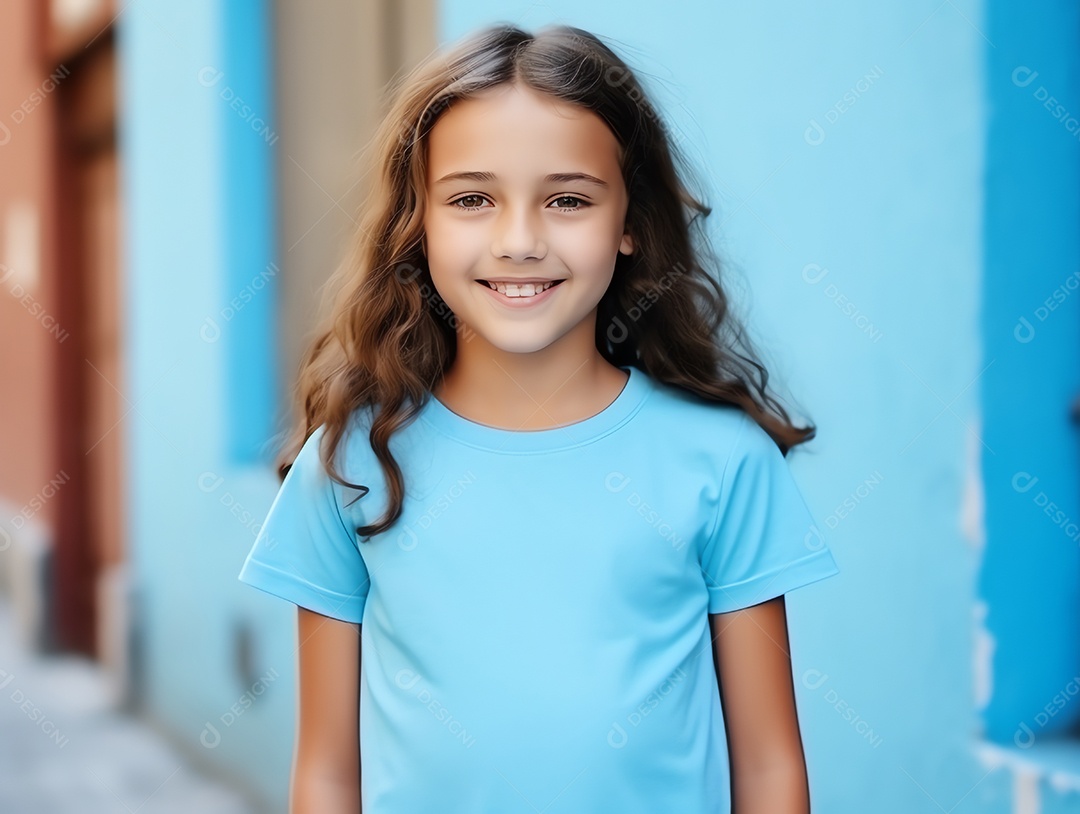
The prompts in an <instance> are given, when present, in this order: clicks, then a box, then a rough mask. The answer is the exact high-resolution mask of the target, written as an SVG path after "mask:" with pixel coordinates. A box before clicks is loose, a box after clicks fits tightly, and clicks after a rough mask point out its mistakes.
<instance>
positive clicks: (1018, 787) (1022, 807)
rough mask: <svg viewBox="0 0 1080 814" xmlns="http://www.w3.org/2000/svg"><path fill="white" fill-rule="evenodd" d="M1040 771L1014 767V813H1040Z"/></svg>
mask: <svg viewBox="0 0 1080 814" xmlns="http://www.w3.org/2000/svg"><path fill="white" fill-rule="evenodd" d="M1041 810H1042V802H1041V800H1040V799H1039V773H1038V772H1036V771H1032V770H1030V769H1025V768H1021V767H1016V768H1014V769H1013V814H1039V812H1040V811H1041Z"/></svg>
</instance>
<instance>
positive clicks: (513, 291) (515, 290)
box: [488, 282, 555, 297]
mask: <svg viewBox="0 0 1080 814" xmlns="http://www.w3.org/2000/svg"><path fill="white" fill-rule="evenodd" d="M488 285H489V286H491V287H492V288H494V289H495V290H496V291H498V292H499V293H500V294H504V295H506V296H507V297H533V296H536V295H537V294H539V293H541V292H543V291H547V290H548V289H549V288H551V287H552V286H553V285H555V283H554V282H551V283H535V284H534V283H522V284H521V285H513V284H510V285H508V284H506V283H490V282H489V283H488Z"/></svg>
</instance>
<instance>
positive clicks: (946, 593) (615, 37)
mask: <svg viewBox="0 0 1080 814" xmlns="http://www.w3.org/2000/svg"><path fill="white" fill-rule="evenodd" d="M681 11H682V13H680V14H672V13H671V12H670V9H669V8H668V7H667V6H665V5H663V4H637V5H636V6H635V8H634V13H633V14H628V13H627V9H626V4H625V3H616V2H606V1H605V2H596V3H590V4H588V5H587V6H583V5H581V4H577V3H569V2H559V1H558V0H553V1H552V2H549V3H546V4H542V5H541V4H532V3H526V2H509V3H507V2H499V3H495V2H479V3H477V2H469V3H465V2H457V0H450V1H449V2H446V3H444V4H443V17H442V30H441V34H440V38H441V39H442V40H444V41H445V40H453V39H456V38H457V37H459V36H461V35H463V34H465V33H466V32H468V31H469V30H471V29H472V28H474V27H476V26H479V25H482V24H486V23H489V22H493V21H508V22H517V23H519V24H522V25H523V26H525V27H526V28H531V27H534V26H539V25H542V24H545V23H548V22H558V21H561V22H566V23H569V24H572V25H577V26H581V27H583V28H586V29H588V30H591V31H593V32H594V33H599V34H601V35H603V36H605V37H607V38H608V39H609V42H610V43H611V44H613V45H614V46H615V47H616V48H619V47H620V46H621V49H620V50H621V53H622V54H623V55H624V56H626V57H627V58H628V61H629V62H630V64H631V66H632V67H635V68H637V69H639V70H640V71H642V72H643V73H644V74H645V75H646V82H647V83H648V86H649V88H650V90H652V91H653V93H654V94H655V95H656V98H657V100H658V101H659V103H660V105H661V108H662V110H663V111H664V112H665V114H666V115H667V116H668V120H669V122H670V124H671V127H672V129H673V130H674V132H675V134H676V137H677V139H678V140H679V141H680V143H681V144H682V146H683V147H684V149H685V150H686V151H687V153H688V155H689V156H690V158H691V160H692V161H694V162H695V163H696V164H697V165H698V167H699V169H701V170H702V182H703V184H704V185H705V188H706V190H707V192H706V197H707V199H708V202H709V203H711V204H713V205H714V207H715V209H714V212H713V215H712V216H711V218H710V220H712V221H713V229H712V234H713V235H714V238H715V239H716V240H717V245H718V247H719V248H720V250H721V251H722V252H723V253H724V256H725V257H726V258H727V260H728V275H729V276H728V284H729V285H730V286H731V288H732V290H733V291H735V292H736V296H738V298H739V300H740V302H742V304H743V306H744V309H745V312H746V313H748V315H749V319H750V321H751V325H752V326H753V328H754V329H755V332H754V335H755V336H756V337H758V338H759V341H760V345H761V347H762V349H763V350H764V351H765V356H766V359H767V360H768V364H767V366H768V368H769V370H770V373H772V374H774V376H775V379H774V380H771V381H776V383H777V384H778V385H779V386H781V387H785V388H786V391H785V392H786V393H788V394H790V395H791V396H792V397H793V402H792V403H794V404H795V405H796V406H797V407H798V408H800V409H801V411H802V413H803V414H804V415H806V416H808V417H809V418H810V419H811V420H812V421H814V423H816V424H817V426H818V428H819V430H818V438H817V439H816V440H815V441H814V442H812V443H811V444H810V447H809V450H807V451H806V452H797V453H795V454H793V456H792V467H793V469H794V471H795V474H796V477H797V478H798V479H799V481H800V483H801V484H802V485H803V487H804V489H805V492H806V495H807V499H808V501H809V503H810V505H811V507H812V508H813V509H814V510H815V512H816V513H817V515H818V516H819V518H820V519H821V520H822V521H823V522H826V523H828V525H829V527H830V528H831V529H832V534H831V536H830V539H831V540H832V541H833V544H834V548H835V551H836V555H837V560H838V562H839V564H840V567H841V569H842V571H843V573H842V574H841V575H840V576H839V577H837V578H836V580H834V581H833V580H830V581H828V582H826V583H822V584H820V585H816V586H810V587H808V588H805V589H802V590H800V591H798V592H796V593H793V594H792V595H791V596H790V597H789V598H788V604H789V608H790V616H791V631H792V639H793V645H792V647H793V659H794V667H795V675H796V678H797V679H798V701H799V708H800V717H801V721H802V726H803V737H804V743H805V746H806V750H807V753H808V763H809V766H810V771H811V786H812V790H813V796H814V803H815V810H818V809H820V810H822V811H836V812H840V811H851V812H854V811H864V810H867V808H873V810H875V811H883V812H884V811H888V812H893V811H895V812H904V814H908V812H914V811H937V810H939V807H940V809H943V810H955V811H963V810H967V811H976V810H977V811H1001V812H1004V811H1011V810H1016V811H1023V812H1036V811H1058V810H1062V811H1063V810H1066V809H1070V810H1075V806H1076V805H1077V803H1078V800H1077V798H1076V796H1075V794H1073V793H1072V792H1070V791H1068V790H1067V787H1068V785H1069V784H1070V783H1072V782H1073V781H1072V780H1071V779H1069V778H1070V775H1058V777H1057V778H1056V779H1055V781H1054V782H1053V783H1052V782H1050V780H1049V779H1048V774H1049V772H1050V771H1052V770H1053V767H1058V768H1062V767H1064V768H1066V769H1067V770H1070V771H1072V772H1073V773H1074V774H1073V775H1072V776H1075V769H1076V763H1077V761H1075V760H1074V759H1075V757H1076V756H1077V754H1080V753H1078V751H1077V750H1076V747H1075V745H1074V743H1075V742H1066V743H1065V744H1064V745H1063V746H1062V747H1061V748H1060V749H1058V750H1056V751H1052V750H1051V748H1050V747H1047V748H1046V749H1045V750H1042V751H1040V750H1030V749H1029V750H1017V749H1015V748H1013V749H1003V750H997V749H995V748H993V747H989V746H986V744H985V743H984V742H983V741H982V740H981V733H982V732H983V730H984V729H986V730H987V731H988V732H987V733H988V734H994V735H996V736H997V737H998V738H999V739H1000V740H1002V741H1004V742H1005V743H1006V744H1008V743H1009V742H1010V741H1011V740H1012V736H1013V733H1014V731H1015V730H1016V727H1017V722H1018V721H1019V720H1020V716H1022V715H1034V714H1037V711H1038V709H1039V708H1041V707H1042V706H1043V705H1045V704H1050V703H1051V701H1052V697H1053V696H1054V693H1055V692H1057V693H1059V694H1063V693H1066V692H1067V689H1066V687H1067V686H1068V685H1067V682H1069V680H1070V677H1072V676H1075V675H1076V667H1075V661H1076V658H1077V655H1076V654H1077V652H1078V651H1077V648H1076V646H1075V638H1076V636H1075V632H1074V629H1075V622H1074V620H1075V618H1076V616H1077V614H1076V605H1077V602H1076V596H1075V594H1076V585H1077V579H1076V572H1077V569H1076V563H1075V559H1076V546H1075V544H1074V543H1075V540H1073V541H1069V540H1066V539H1065V536H1064V535H1063V531H1062V529H1061V528H1060V527H1055V525H1054V522H1053V521H1052V519H1051V520H1048V519H1047V518H1046V517H1045V516H1043V517H1041V518H1040V517H1039V511H1040V509H1039V507H1037V506H1035V505H1033V496H1034V494H1035V493H1037V492H1038V489H1034V490H1033V491H1032V492H1031V493H1028V494H1022V495H1020V494H1018V492H1017V491H1016V490H1015V489H1013V487H1012V486H1011V485H1010V483H1009V479H1010V478H1011V477H1012V475H1013V473H1014V472H1016V471H1017V470H1021V469H1023V470H1026V471H1029V472H1033V473H1036V474H1037V475H1038V476H1039V477H1041V478H1042V479H1043V480H1042V483H1041V484H1040V487H1041V486H1045V487H1046V490H1047V492H1048V493H1050V494H1051V495H1052V496H1053V500H1055V501H1056V502H1057V504H1058V506H1060V507H1061V509H1062V510H1063V511H1064V513H1065V515H1067V516H1068V517H1071V518H1077V517H1078V516H1080V512H1078V509H1077V506H1076V503H1077V497H1078V490H1077V488H1076V470H1077V466H1076V461H1077V455H1076V452H1077V450H1076V443H1075V434H1074V432H1073V430H1072V428H1071V426H1069V425H1068V424H1067V422H1066V420H1065V416H1064V413H1065V410H1066V409H1067V405H1068V402H1069V400H1071V398H1072V397H1073V396H1075V394H1076V392H1077V387H1076V367H1077V365H1076V355H1077V343H1076V335H1077V330H1076V329H1077V318H1076V313H1075V311H1076V308H1075V300H1072V301H1071V302H1073V305H1072V306H1068V305H1066V306H1063V307H1061V308H1059V309H1057V310H1056V313H1055V315H1054V317H1053V326H1052V327H1051V326H1050V325H1049V320H1047V321H1046V322H1047V325H1046V326H1045V328H1046V330H1044V328H1043V326H1041V325H1040V328H1039V330H1040V331H1042V332H1043V333H1040V336H1039V337H1038V339H1039V341H1040V342H1041V344H1039V345H1037V346H1024V347H1020V346H1019V345H1018V343H1017V341H1016V339H1015V338H1014V337H1013V328H1014V327H1015V325H1016V324H1017V322H1018V319H1019V317H1020V316H1021V315H1027V316H1028V318H1029V319H1030V320H1033V321H1034V320H1035V319H1036V317H1035V316H1034V313H1035V309H1036V308H1037V307H1039V306H1040V305H1041V304H1042V303H1043V302H1044V301H1045V300H1046V299H1047V298H1049V297H1052V296H1053V292H1054V291H1055V290H1056V289H1058V288H1059V287H1063V286H1066V284H1067V280H1068V278H1069V275H1070V274H1074V273H1075V270H1076V268H1077V264H1076V262H1075V246H1076V228H1075V224H1076V213H1075V210H1076V203H1077V192H1076V188H1077V186H1076V171H1075V163H1076V159H1077V148H1076V135H1075V132H1076V131H1075V127H1076V122H1075V119H1073V124H1072V125H1071V127H1072V131H1070V130H1069V126H1068V116H1061V115H1055V114H1054V113H1052V112H1050V111H1048V110H1046V109H1045V108H1040V100H1039V99H1038V98H1037V97H1036V96H1035V94H1036V91H1037V88H1038V87H1039V85H1040V84H1045V85H1046V87H1047V88H1049V89H1050V92H1051V93H1054V94H1056V95H1057V97H1058V98H1059V99H1064V100H1065V101H1064V106H1065V108H1066V109H1067V110H1068V111H1071V112H1072V114H1071V115H1072V116H1075V115H1076V114H1077V112H1078V111H1080V104H1078V103H1076V102H1075V101H1072V100H1073V99H1074V98H1075V92H1076V81H1077V80H1076V77H1077V71H1076V57H1075V53H1076V48H1075V38H1076V31H1077V26H1076V21H1075V16H1076V12H1075V10H1073V9H1070V8H1069V7H1068V6H1067V4H1065V3H1063V2H1059V3H1053V4H1044V6H1043V7H1042V10H1041V11H1040V12H1038V13H1037V14H1036V13H1032V11H1031V10H1030V9H1027V8H1025V9H1024V10H1023V11H1021V10H1019V5H1018V4H1015V3H1005V2H989V3H978V2H963V3H946V4H941V3H939V2H938V1H937V0H925V1H923V0H920V1H919V2H913V3H903V4H901V3H892V4H872V5H863V6H859V5H858V4H850V3H845V4H842V3H838V2H831V3H830V2H827V3H824V4H814V6H813V7H812V8H811V7H809V6H807V7H802V6H800V5H799V4H795V3H789V4H756V5H755V4H727V3H725V4H706V3H698V4H694V6H693V10H692V11H691V10H690V6H686V5H684V6H682V7H681ZM1019 64H1025V65H1029V66H1030V67H1032V68H1033V69H1036V70H1040V71H1043V74H1042V76H1041V77H1040V78H1039V79H1037V80H1036V81H1035V82H1034V83H1033V84H1031V85H1030V86H1026V87H1025V88H1018V87H1017V86H1016V85H1015V84H1014V83H1013V82H1012V81H1011V79H1010V74H1011V72H1012V70H1013V69H1014V68H1015V67H1016V66H1017V65H1019ZM1018 150H1019V151H1020V152H1021V153H1022V154H1023V155H1022V156H1018V155H1017V151H1018ZM1018 192H1020V193H1022V196H1021V199H1020V200H1018V199H1017V193H1018ZM1033 238H1034V240H1033ZM1034 242H1037V244H1038V245H1037V246H1033V245H1032V244H1033V243H1034ZM1064 290H1066V291H1072V290H1073V289H1068V288H1065V289H1064ZM1043 334H1045V340H1044V336H1043ZM1005 345H1009V348H1008V351H1006V350H1005V349H1004V347H1003V346H1005ZM1025 354H1026V355H1025ZM995 359H996V360H997V361H996V362H994V360H995ZM988 365H989V368H988ZM1016 374H1020V375H1019V377H1017V376H1016ZM1018 384H1019V385H1020V388H1021V389H1022V392H1023V394H1024V395H1023V396H1022V397H1020V396H1018V395H1017V393H1016V389H1017V385H1018ZM1036 404H1037V405H1038V406H1037V407H1036V406H1035V405H1036ZM1036 416H1037V418H1036ZM1033 418H1034V419H1035V420H1034V421H1033V420H1032V419H1033ZM984 425H985V426H984ZM995 442H996V443H995ZM984 478H985V486H984ZM984 490H985V498H984ZM984 501H985V503H986V504H989V506H988V508H987V510H986V511H985V513H984ZM1070 542H1071V543H1073V545H1071V547H1070ZM984 550H985V551H987V552H988V553H989V556H988V557H987V569H986V571H985V572H984V571H983V570H982V563H983V552H984ZM1051 550H1053V551H1054V552H1055V556H1050V555H1049V553H1048V552H1049V551H1051ZM1016 576H1021V577H1022V579H1023V580H1025V584H1026V585H1027V586H1028V587H1027V589H1021V590H1018V585H1017V583H1016V579H1015V577H1016ZM1044 586H1045V587H1046V588H1047V589H1049V591H1050V593H1049V594H1048V596H1047V598H1048V599H1050V600H1051V601H1047V602H1045V603H1044V602H1041V601H1039V599H1041V598H1042V592H1043V590H1044ZM985 611H989V613H985ZM981 619H984V620H985V621H984V623H983V622H981V621H980V620H981ZM995 642H996V643H997V644H998V646H999V648H1001V649H1000V650H999V651H998V652H997V654H996V655H995V654H994V643H995ZM1073 686H1074V687H1075V682H1074V685H1073ZM1073 695H1075V690H1074V693H1073ZM984 706H985V708H984ZM1072 714H1075V705H1072V706H1070V707H1068V712H1067V713H1061V714H1060V720H1061V721H1066V720H1067V719H1068V718H1069V717H1070V716H1071V715H1072ZM1031 720H1034V718H1032V719H1031ZM1056 723H1057V722H1055V724H1056ZM1053 728H1060V727H1059V726H1048V727H1047V730H1046V734H1049V730H1050V729H1053ZM1021 760H1027V761H1028V763H1027V765H1026V767H1025V766H1024V764H1022V763H1021V762H1020V761H1021ZM1063 786H1064V787H1066V788H1062V787H1063ZM1014 795H1015V796H1014ZM1014 805H1015V808H1014ZM954 807H955V808H954Z"/></svg>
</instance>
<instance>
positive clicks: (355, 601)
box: [237, 559, 367, 624]
mask: <svg viewBox="0 0 1080 814" xmlns="http://www.w3.org/2000/svg"><path fill="white" fill-rule="evenodd" d="M237 579H238V580H240V581H241V582H244V583H246V584H248V585H251V586H252V587H255V588H258V589H259V590H260V591H265V592H266V593H268V594H271V595H273V596H276V597H278V598H279V599H284V600H286V601H288V602H292V603H293V604H294V605H299V606H301V607H303V608H307V609H308V610H313V611H315V612H316V613H321V614H322V615H323V616H330V617H332V618H334V619H340V620H342V621H344V622H353V623H355V624H360V623H361V622H362V621H363V617H364V605H365V604H366V601H367V586H366V585H365V586H364V589H365V590H364V593H363V594H362V595H361V594H352V595H348V594H339V593H337V592H336V591H329V590H327V589H326V588H322V587H320V586H318V585H313V584H312V583H310V582H307V581H306V580H304V579H301V578H300V577H298V576H296V575H295V574H290V573H288V572H286V571H282V570H280V569H278V568H274V567H273V566H271V565H267V564H266V563H263V562H259V561H258V560H253V559H248V560H247V561H246V562H245V563H244V567H243V568H242V569H241V571H240V574H239V576H237Z"/></svg>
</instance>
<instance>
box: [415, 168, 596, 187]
mask: <svg viewBox="0 0 1080 814" xmlns="http://www.w3.org/2000/svg"><path fill="white" fill-rule="evenodd" d="M497 180H498V176H497V175H495V173H493V172H480V171H472V172H452V173H450V174H449V175H444V176H443V177H442V178H440V179H439V180H438V181H436V182H435V183H436V184H445V183H447V182H449V181H479V182H491V181H497ZM574 181H581V182H582V183H586V184H595V185H596V186H598V187H603V188H604V189H607V187H608V183H607V181H602V180H601V179H599V178H597V177H596V176H595V175H589V174H588V173H587V172H553V173H551V174H550V175H545V176H544V183H546V184H567V183H573V182H574Z"/></svg>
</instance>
